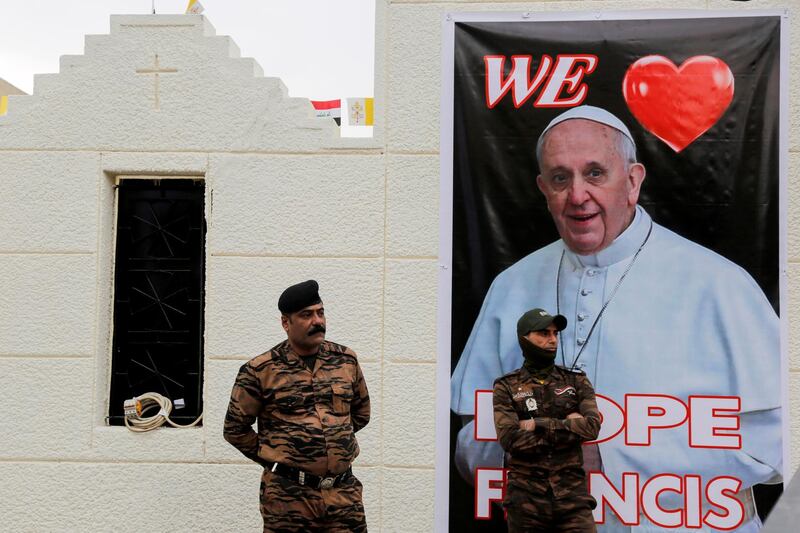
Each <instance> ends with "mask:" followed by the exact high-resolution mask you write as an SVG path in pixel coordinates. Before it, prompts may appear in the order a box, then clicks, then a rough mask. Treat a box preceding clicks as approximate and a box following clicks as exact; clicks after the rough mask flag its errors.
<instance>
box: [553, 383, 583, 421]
mask: <svg viewBox="0 0 800 533" xmlns="http://www.w3.org/2000/svg"><path fill="white" fill-rule="evenodd" d="M553 403H554V404H555V407H556V410H557V411H558V415H559V416H560V417H565V416H567V415H568V414H570V413H577V412H578V394H577V392H576V390H575V387H573V386H572V385H565V386H563V387H556V388H555V389H554V390H553Z"/></svg>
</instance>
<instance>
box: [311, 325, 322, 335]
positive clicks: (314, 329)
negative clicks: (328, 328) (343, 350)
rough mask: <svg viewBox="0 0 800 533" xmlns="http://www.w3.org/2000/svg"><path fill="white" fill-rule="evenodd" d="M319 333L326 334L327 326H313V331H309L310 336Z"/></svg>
mask: <svg viewBox="0 0 800 533" xmlns="http://www.w3.org/2000/svg"><path fill="white" fill-rule="evenodd" d="M317 333H325V326H323V325H322V324H317V325H316V326H311V329H310V330H308V334H309V335H316V334H317Z"/></svg>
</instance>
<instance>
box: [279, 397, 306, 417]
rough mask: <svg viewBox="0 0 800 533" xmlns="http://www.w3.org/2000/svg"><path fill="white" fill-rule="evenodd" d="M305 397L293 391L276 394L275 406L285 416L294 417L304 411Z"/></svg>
mask: <svg viewBox="0 0 800 533" xmlns="http://www.w3.org/2000/svg"><path fill="white" fill-rule="evenodd" d="M303 403H304V402H303V397H302V396H301V395H299V394H297V393H296V392H293V391H278V392H276V393H275V405H276V407H277V408H278V411H279V412H280V413H281V414H284V415H294V414H298V413H300V412H302V411H303Z"/></svg>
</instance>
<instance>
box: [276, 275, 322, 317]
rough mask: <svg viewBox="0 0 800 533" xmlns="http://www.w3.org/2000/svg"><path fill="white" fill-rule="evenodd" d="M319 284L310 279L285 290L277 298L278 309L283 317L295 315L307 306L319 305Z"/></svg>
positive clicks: (320, 300)
mask: <svg viewBox="0 0 800 533" xmlns="http://www.w3.org/2000/svg"><path fill="white" fill-rule="evenodd" d="M321 302H322V299H320V297H319V284H318V283H317V282H316V281H314V280H313V279H310V280H308V281H304V282H302V283H298V284H297V285H292V286H291V287H289V288H287V289H286V290H285V291H283V293H282V294H281V297H280V298H278V309H280V311H281V313H283V314H284V315H290V314H292V313H296V312H297V311H299V310H301V309H305V308H306V307H308V306H309V305H314V304H318V303H321Z"/></svg>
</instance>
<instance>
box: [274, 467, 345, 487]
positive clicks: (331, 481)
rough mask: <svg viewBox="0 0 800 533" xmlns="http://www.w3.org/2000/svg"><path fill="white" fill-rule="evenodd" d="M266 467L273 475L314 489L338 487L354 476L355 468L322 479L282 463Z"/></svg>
mask: <svg viewBox="0 0 800 533" xmlns="http://www.w3.org/2000/svg"><path fill="white" fill-rule="evenodd" d="M265 466H266V468H268V469H269V471H270V472H272V473H275V474H278V475H279V476H281V477H285V478H286V479H291V480H292V481H294V482H295V483H297V484H298V485H303V486H306V487H311V488H314V489H330V488H332V487H338V486H339V485H341V483H342V482H343V481H344V480H346V479H347V478H349V477H350V476H351V475H353V467H349V468H348V469H347V470H345V471H344V472H342V473H341V474H335V475H334V474H329V475H327V476H322V477H321V476H315V475H314V474H310V473H308V472H306V471H305V470H300V469H299V468H295V467H293V466H288V465H282V464H280V463H271V464H270V463H267V464H266V465H265Z"/></svg>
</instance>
